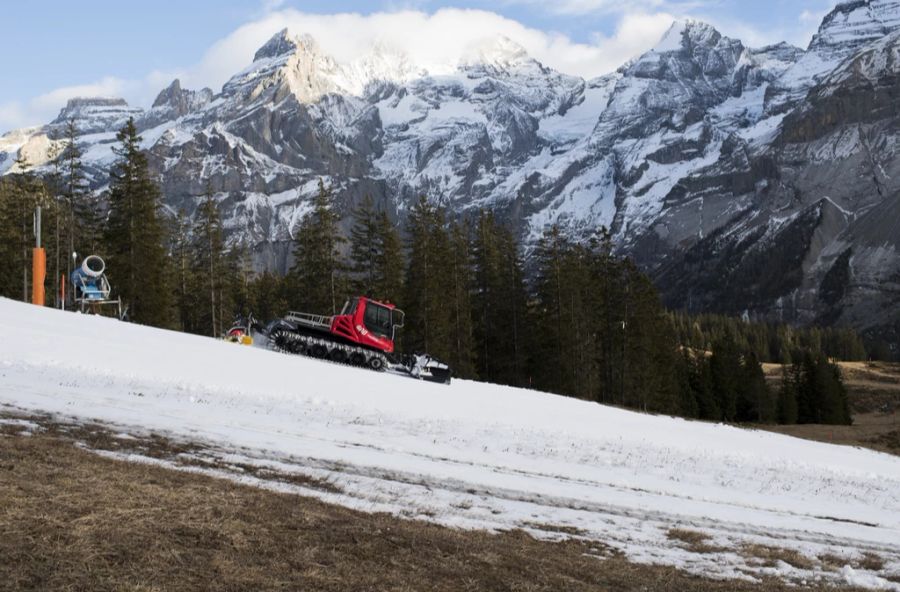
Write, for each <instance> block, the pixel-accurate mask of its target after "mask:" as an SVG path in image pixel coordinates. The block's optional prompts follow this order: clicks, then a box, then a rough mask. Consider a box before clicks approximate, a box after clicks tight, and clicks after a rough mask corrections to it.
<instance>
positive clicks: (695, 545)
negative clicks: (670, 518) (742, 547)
mask: <svg viewBox="0 0 900 592" xmlns="http://www.w3.org/2000/svg"><path fill="white" fill-rule="evenodd" d="M666 537H667V538H668V539H669V540H670V541H678V542H680V543H683V544H684V547H685V548H686V549H687V550H688V551H690V552H692V553H721V552H723V551H727V550H728V549H726V548H724V547H721V546H717V545H711V544H710V541H711V540H712V539H711V537H710V536H709V535H707V534H705V533H702V532H700V531H698V530H689V529H686V528H670V529H669V530H668V532H666Z"/></svg>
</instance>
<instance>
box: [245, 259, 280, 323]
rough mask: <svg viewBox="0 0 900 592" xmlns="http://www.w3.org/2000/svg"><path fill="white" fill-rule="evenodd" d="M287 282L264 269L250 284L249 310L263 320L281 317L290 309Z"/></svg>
mask: <svg viewBox="0 0 900 592" xmlns="http://www.w3.org/2000/svg"><path fill="white" fill-rule="evenodd" d="M286 290H287V288H286V282H285V279H284V278H283V277H281V276H278V275H275V274H273V273H271V272H269V271H264V272H262V273H261V274H259V275H257V276H256V277H255V278H253V279H252V280H251V281H250V284H249V286H248V294H249V309H250V311H249V312H252V313H253V315H254V316H255V317H256V318H257V319H259V320H260V321H263V322H268V321H272V320H275V319H277V318H280V317H282V316H284V315H285V313H287V311H288V301H287V296H286Z"/></svg>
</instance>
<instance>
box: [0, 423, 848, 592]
mask: <svg viewBox="0 0 900 592" xmlns="http://www.w3.org/2000/svg"><path fill="white" fill-rule="evenodd" d="M41 423H42V425H43V426H44V427H45V429H44V430H41V431H35V432H34V433H33V434H32V435H31V436H30V437H25V436H24V435H22V430H12V429H6V428H4V434H3V435H0V531H2V534H3V536H0V557H2V558H3V560H2V561H0V590H3V591H5V590H42V591H57V590H60V591H62V590H66V591H69V590H91V591H97V592H102V591H107V590H110V591H112V590H130V591H137V590H201V591H202V590H223V591H232V590H234V591H237V590H313V591H315V590H323V591H341V592H344V591H346V590H398V591H403V590H434V591H449V590H454V591H457V590H501V591H503V590H509V591H512V590H518V591H540V590H548V591H549V590H552V591H554V592H555V591H559V590H566V591H580V590H617V591H632V590H634V591H637V590H670V591H675V590H677V591H691V590H696V591H715V592H719V591H721V592H724V591H738V592H740V591H744V590H754V591H756V590H776V591H777V590H788V589H791V590H794V589H796V587H793V586H791V587H787V586H784V585H782V584H781V583H778V582H775V581H768V580H767V581H764V582H762V583H760V584H752V583H746V582H739V581H725V582H720V581H712V580H707V579H703V578H699V577H695V576H692V575H689V574H686V573H684V572H682V571H679V570H677V569H675V568H668V567H657V566H646V565H638V564H634V563H630V562H629V561H627V559H625V558H624V557H622V556H621V555H616V554H612V555H611V556H610V555H609V554H606V553H604V552H602V549H601V547H602V545H599V544H597V543H592V542H589V541H577V540H568V541H563V542H547V541H540V540H537V539H535V538H533V537H531V536H529V535H527V534H526V533H524V532H522V531H515V532H507V533H501V534H489V533H484V532H472V531H460V530H455V529H450V528H445V527H441V526H437V525H434V524H429V523H425V522H418V521H413V520H401V519H399V518H396V517H393V516H390V515H386V514H366V513H362V512H358V511H353V510H349V509H346V508H342V507H339V506H333V505H328V504H325V503H322V502H320V501H317V500H315V499H311V498H305V497H301V496H297V495H292V494H286V493H277V492H273V491H270V490H266V489H260V488H254V487H250V486H246V485H241V484H238V483H235V482H233V481H230V480H227V479H216V478H213V477H210V476H208V475H203V474H197V473H193V472H185V471H172V470H168V469H165V468H163V467H160V466H156V465H151V464H142V463H128V462H123V461H120V460H114V459H111V458H107V457H104V456H100V455H97V454H94V453H92V452H90V451H89V450H86V449H85V448H84V447H83V446H80V445H77V442H78V441H80V442H88V443H89V445H92V444H97V443H100V442H104V443H105V445H107V446H109V447H116V446H124V445H120V444H118V443H117V441H119V440H122V439H121V438H117V437H116V436H115V435H114V434H112V433H106V434H103V433H102V432H103V430H102V429H101V428H99V427H98V426H86V427H84V428H77V427H74V426H60V427H58V428H53V427H52V426H49V425H47V423H46V422H45V421H42V422H41ZM79 429H81V430H83V431H78V430H79ZM145 440H147V443H146V444H139V443H136V442H134V441H133V440H130V439H127V438H126V439H124V442H126V443H127V446H129V447H135V446H145V447H146V450H147V451H149V453H151V454H152V453H156V454H159V455H160V456H161V457H162V456H167V455H168V454H169V453H170V452H171V451H172V450H176V449H180V448H183V450H182V452H183V453H185V454H188V455H198V454H200V453H202V448H203V447H202V446H195V445H189V444H173V443H171V442H167V441H166V440H165V439H164V438H162V437H161V436H158V437H156V438H152V437H148V438H146V439H145ZM821 589H823V590H825V589H831V588H829V587H825V586H823V587H822V588H821Z"/></svg>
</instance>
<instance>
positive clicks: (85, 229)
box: [60, 119, 103, 271]
mask: <svg viewBox="0 0 900 592" xmlns="http://www.w3.org/2000/svg"><path fill="white" fill-rule="evenodd" d="M82 156H83V154H82V152H81V148H79V147H78V129H77V127H76V125H75V121H74V120H71V119H70V120H69V121H68V122H67V123H66V139H65V149H64V150H63V152H62V154H61V155H60V159H61V161H62V167H61V169H62V170H61V173H62V175H61V179H60V180H61V184H62V187H61V189H62V195H63V198H64V200H65V203H66V206H67V208H68V210H69V211H68V218H69V223H68V224H67V230H68V236H67V239H68V241H67V242H68V251H69V258H71V256H72V253H76V252H77V253H79V254H80V255H81V256H82V257H86V256H88V255H93V254H96V253H97V252H98V250H99V249H100V241H101V238H102V232H103V218H102V216H101V212H100V207H99V204H98V201H97V199H96V198H95V196H94V195H93V194H92V193H91V191H90V187H89V184H88V182H87V179H86V178H85V174H84V164H83V163H82ZM69 271H71V269H69Z"/></svg>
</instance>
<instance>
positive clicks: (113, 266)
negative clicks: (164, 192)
mask: <svg viewBox="0 0 900 592" xmlns="http://www.w3.org/2000/svg"><path fill="white" fill-rule="evenodd" d="M116 138H117V139H118V141H119V142H120V144H121V146H120V147H119V148H117V149H116V151H115V152H116V155H117V156H118V160H117V161H116V163H115V164H114V165H113V168H112V170H111V171H110V190H109V219H108V223H107V225H106V228H105V231H104V234H103V243H104V245H105V253H106V254H107V258H108V261H107V265H108V269H109V272H108V275H109V278H110V282H111V284H112V285H113V288H114V290H116V292H117V293H118V294H119V295H120V296H121V297H122V299H123V301H124V302H125V303H126V305H127V306H128V310H129V317H130V319H131V320H132V321H134V322H137V323H141V324H146V325H153V326H158V327H168V326H171V325H173V324H174V322H173V317H174V307H173V298H172V290H171V289H170V286H169V280H170V279H171V277H172V274H171V273H170V270H169V265H170V260H169V258H168V256H167V252H166V245H167V243H168V240H167V238H168V237H167V236H166V226H165V224H164V223H163V221H162V219H161V216H160V195H159V189H158V188H157V187H156V185H155V184H154V183H153V181H152V180H151V179H150V174H149V171H148V166H147V158H146V156H145V155H144V153H143V152H141V149H140V141H141V138H140V136H139V135H138V133H137V128H136V127H135V125H134V120H133V119H129V120H128V122H127V123H126V124H125V126H124V127H123V128H122V130H121V131H119V133H118V134H117V136H116Z"/></svg>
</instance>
